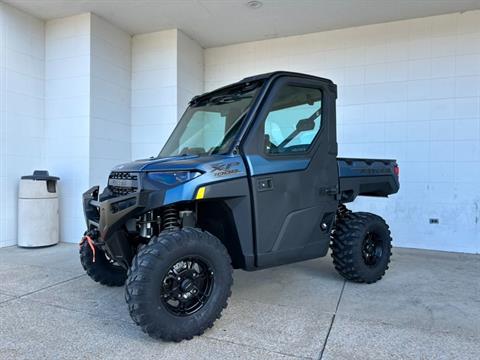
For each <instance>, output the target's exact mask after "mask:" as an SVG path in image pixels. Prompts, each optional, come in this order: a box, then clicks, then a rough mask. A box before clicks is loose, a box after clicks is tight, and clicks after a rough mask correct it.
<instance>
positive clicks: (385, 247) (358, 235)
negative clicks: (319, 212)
mask: <svg viewBox="0 0 480 360" xmlns="http://www.w3.org/2000/svg"><path fill="white" fill-rule="evenodd" d="M331 249H332V257H333V264H334V265H335V269H336V270H337V271H338V272H339V273H340V275H342V276H343V277H344V278H345V279H347V280H350V281H354V282H364V283H368V284H370V283H374V282H376V281H378V280H380V279H381V278H382V276H383V275H384V274H385V271H386V270H387V269H388V264H389V262H390V256H391V255H392V252H391V249H392V238H391V236H390V230H389V229H388V225H387V224H386V222H385V220H383V219H382V218H381V217H380V216H378V215H374V214H371V213H366V212H357V213H352V212H344V213H343V214H342V215H341V216H339V217H338V218H337V223H336V227H335V231H334V233H333V235H332V242H331Z"/></svg>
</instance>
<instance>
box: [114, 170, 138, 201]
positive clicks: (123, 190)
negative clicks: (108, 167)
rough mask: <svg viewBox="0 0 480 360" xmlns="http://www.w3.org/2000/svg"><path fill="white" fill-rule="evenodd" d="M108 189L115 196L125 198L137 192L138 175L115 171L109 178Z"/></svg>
mask: <svg viewBox="0 0 480 360" xmlns="http://www.w3.org/2000/svg"><path fill="white" fill-rule="evenodd" d="M108 188H109V189H110V191H111V192H112V194H113V195H115V196H123V195H128V194H131V193H134V192H137V191H138V174H136V173H129V172H121V171H113V172H112V173H110V176H109V177H108Z"/></svg>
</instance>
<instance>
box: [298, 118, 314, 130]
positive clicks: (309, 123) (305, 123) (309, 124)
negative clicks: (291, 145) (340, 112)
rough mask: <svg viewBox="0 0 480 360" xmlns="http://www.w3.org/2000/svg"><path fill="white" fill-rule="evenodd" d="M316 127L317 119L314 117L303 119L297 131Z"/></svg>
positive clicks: (299, 122)
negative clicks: (314, 119) (313, 118)
mask: <svg viewBox="0 0 480 360" xmlns="http://www.w3.org/2000/svg"><path fill="white" fill-rule="evenodd" d="M314 128H315V121H313V120H312V119H302V120H299V121H298V123H297V132H303V131H310V130H313V129H314Z"/></svg>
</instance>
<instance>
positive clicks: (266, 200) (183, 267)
mask: <svg viewBox="0 0 480 360" xmlns="http://www.w3.org/2000/svg"><path fill="white" fill-rule="evenodd" d="M336 97H337V88H336V85H335V84H334V83H333V82H332V81H330V80H327V79H323V78H319V77H315V76H309V75H304V74H297V73H290V72H274V73H270V74H264V75H258V76H253V77H249V78H246V79H243V80H241V81H239V82H237V83H235V84H232V85H229V86H225V87H222V88H220V89H218V90H215V91H212V92H209V93H206V94H203V95H200V96H196V97H194V98H193V99H192V100H191V102H190V104H189V107H188V108H187V110H186V111H185V113H184V115H183V116H182V118H181V120H180V121H179V123H178V124H177V126H176V128H175V130H174V131H173V133H172V134H171V136H170V138H169V139H168V141H167V143H166V144H165V146H164V147H163V149H162V151H161V152H160V154H159V155H158V156H157V157H152V158H150V159H146V160H139V161H134V162H131V163H127V164H123V165H119V166H117V167H116V168H115V169H113V171H112V172H111V174H110V175H109V179H108V186H107V187H106V188H105V189H104V190H103V192H102V193H99V187H98V186H95V187H93V188H91V189H90V190H88V191H87V192H86V193H85V194H84V195H83V207H84V213H85V219H86V222H87V231H86V232H85V235H84V237H83V239H82V242H81V244H80V258H81V262H82V265H83V267H84V269H85V270H86V272H87V273H88V275H89V276H90V277H91V278H92V279H93V280H95V281H98V282H100V283H101V284H104V285H110V286H121V285H124V284H125V288H126V290H125V297H126V301H127V304H128V308H129V311H130V315H131V316H132V318H133V320H134V321H135V322H136V323H137V324H138V325H139V326H140V327H141V328H142V329H143V331H145V332H146V333H148V334H149V335H150V336H152V337H155V338H161V339H165V340H173V341H180V340H182V339H191V338H192V337H193V336H195V335H200V334H202V333H203V332H204V331H205V330H206V329H207V328H209V327H211V326H213V323H214V321H215V320H216V319H217V318H219V317H220V314H221V312H222V310H223V309H224V308H225V307H226V305H227V299H228V297H229V296H230V293H231V291H230V288H231V286H232V282H233V280H232V269H234V268H235V269H244V270H257V269H261V268H265V267H270V266H276V265H281V264H287V263H292V262H296V261H302V260H307V259H312V258H318V257H322V256H325V255H326V254H327V251H328V248H329V246H330V248H331V251H332V257H333V263H334V265H335V268H336V269H337V270H338V272H339V273H340V274H341V275H342V276H343V277H345V278H346V279H348V280H351V281H356V282H364V283H373V282H375V281H377V280H379V279H380V278H381V277H382V276H383V275H384V273H385V270H386V269H387V268H388V263H389V260H390V255H391V237H390V231H389V229H388V226H387V224H386V223H385V221H384V220H383V219H382V218H380V217H379V216H377V215H374V214H370V213H365V212H358V213H355V212H351V211H349V210H348V209H347V208H346V207H345V205H344V204H345V203H348V202H351V201H353V200H354V199H355V198H356V197H357V196H358V195H366V196H381V197H386V196H388V195H390V194H393V193H396V192H397V191H398V189H399V180H398V166H397V163H396V161H395V160H383V159H382V160H376V159H347V158H337V141H336V117H335V101H336Z"/></svg>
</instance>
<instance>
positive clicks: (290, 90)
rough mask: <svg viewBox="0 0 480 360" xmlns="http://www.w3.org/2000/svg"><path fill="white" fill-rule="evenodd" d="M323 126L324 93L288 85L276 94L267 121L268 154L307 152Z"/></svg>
mask: <svg viewBox="0 0 480 360" xmlns="http://www.w3.org/2000/svg"><path fill="white" fill-rule="evenodd" d="M321 125H322V91H321V90H319V89H315V88H309V87H301V86H294V85H285V86H284V87H283V88H282V89H280V91H279V93H278V94H277V95H276V98H275V100H274V101H273V104H272V106H271V108H270V111H269V113H268V115H267V118H266V119H265V124H264V134H265V138H264V141H265V145H264V147H265V152H266V153H268V154H292V153H299V152H305V151H307V150H308V148H309V147H310V145H311V144H312V142H313V140H314V138H315V136H316V135H317V133H318V131H319V130H320V127H321Z"/></svg>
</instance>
